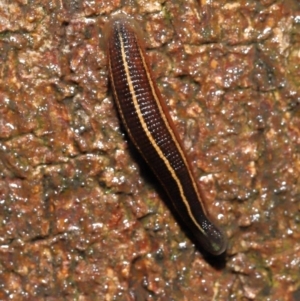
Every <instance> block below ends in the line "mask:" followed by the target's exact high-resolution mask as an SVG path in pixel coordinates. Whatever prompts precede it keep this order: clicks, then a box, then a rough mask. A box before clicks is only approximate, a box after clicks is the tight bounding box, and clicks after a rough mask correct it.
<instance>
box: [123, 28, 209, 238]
mask: <svg viewBox="0 0 300 301" xmlns="http://www.w3.org/2000/svg"><path fill="white" fill-rule="evenodd" d="M119 41H120V45H121V55H122V61H123V65H124V70H125V74H126V78H127V83H128V87H129V90H130V93H131V96H132V101H133V104H134V107H135V111H136V113H137V116H138V118H139V121H140V123H141V125H142V128H143V130H144V132H145V133H146V136H147V138H148V139H149V140H150V143H151V144H152V145H153V147H154V149H155V150H156V152H157V154H158V155H159V157H160V158H161V159H162V160H163V162H164V163H165V165H166V167H167V169H168V170H169V172H170V173H171V175H172V178H173V179H174V180H175V182H176V184H177V186H178V189H179V193H180V197H181V199H182V200H183V202H184V204H185V207H186V209H187V211H188V214H189V216H190V218H191V220H192V221H193V223H194V224H195V225H196V226H197V228H198V229H199V230H200V231H201V232H202V233H203V234H204V235H206V232H205V231H204V230H203V228H202V227H201V226H200V225H199V224H198V222H197V221H196V219H195V217H194V215H193V213H192V211H191V208H190V206H189V203H188V200H187V199H186V197H185V195H184V191H183V187H182V185H181V182H180V180H179V179H178V177H177V175H176V172H175V171H174V169H173V168H172V166H171V164H170V162H169V161H168V159H167V158H166V157H165V156H164V154H163V152H162V150H161V149H160V147H159V146H158V145H157V143H156V141H155V139H154V138H153V136H152V134H151V132H150V131H149V129H148V127H147V123H146V122H145V120H144V118H143V114H142V112H141V110H140V107H139V104H138V101H137V96H136V94H135V90H134V87H133V84H132V80H131V77H130V73H129V67H128V63H127V60H126V53H125V50H124V42H123V38H122V35H121V33H120V32H119ZM138 47H139V46H138ZM139 51H140V55H141V58H142V61H143V65H144V68H145V71H146V74H147V77H148V82H149V84H150V88H151V90H152V95H153V97H154V99H155V101H156V103H157V105H158V107H159V110H160V115H161V117H162V119H163V121H164V123H165V125H166V127H167V129H168V131H169V133H170V134H171V136H172V139H173V141H174V143H175V145H176V147H177V149H178V151H179V153H180V155H181V157H182V158H183V160H184V163H185V165H186V168H187V169H188V171H189V174H190V178H191V180H192V182H193V185H194V189H195V183H194V180H193V177H192V175H191V172H190V170H189V168H188V164H187V162H186V159H185V156H184V154H183V151H182V149H181V147H180V145H179V144H178V142H177V140H176V137H175V135H174V134H173V132H172V130H171V128H170V126H169V124H168V122H167V120H166V117H165V116H164V113H163V110H162V108H161V106H160V103H159V99H158V97H157V95H156V93H155V89H154V84H153V83H152V79H151V76H150V74H149V70H148V68H147V64H146V62H145V59H144V55H143V53H142V51H141V49H140V47H139ZM195 191H196V193H197V195H198V191H197V189H195ZM200 200H201V199H200V197H199V201H200ZM203 210H204V208H203Z"/></svg>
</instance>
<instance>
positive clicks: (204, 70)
mask: <svg viewBox="0 0 300 301" xmlns="http://www.w3.org/2000/svg"><path fill="white" fill-rule="evenodd" d="M117 11H123V12H126V13H128V14H130V15H132V16H134V18H135V19H136V20H137V22H138V23H139V24H140V29H141V31H142V32H144V36H145V45H146V47H147V49H148V51H147V54H148V55H149V57H150V62H151V65H152V66H153V70H154V75H155V78H156V79H157V81H158V84H159V87H160V90H161V92H162V94H163V96H164V97H165V99H166V101H167V103H168V105H169V107H170V111H171V114H172V117H173V119H174V121H175V123H176V126H177V128H178V131H179V133H180V135H181V137H182V139H183V141H184V145H185V147H186V149H187V150H188V154H189V157H190V159H191V160H192V162H193V167H194V171H195V173H196V175H197V177H198V180H199V183H200V184H201V187H202V189H203V191H204V192H205V196H206V203H207V207H208V209H209V212H210V214H211V215H212V216H214V217H215V219H216V220H217V222H218V224H219V225H220V226H221V227H222V228H223V229H224V232H225V233H226V235H227V237H228V242H229V245H228V250H227V253H226V254H225V255H224V256H223V257H221V258H213V257H209V256H207V255H206V254H204V253H203V252H202V250H201V248H195V246H194V245H193V244H192V242H191V241H190V240H189V238H188V236H187V235H186V233H185V232H184V229H183V228H182V227H180V226H179V225H178V224H177V223H176V221H175V220H174V218H173V215H172V214H171V213H170V211H169V210H168V209H167V207H166V206H165V204H164V202H163V199H164V198H165V195H164V193H163V192H162V191H161V189H160V187H159V185H158V184H157V182H156V181H155V179H154V177H153V176H152V175H151V174H149V171H148V169H147V166H146V165H145V164H144V163H143V162H142V161H141V158H140V157H139V156H138V155H137V154H136V152H135V151H134V149H133V148H132V145H131V144H130V143H129V142H128V141H127V136H126V135H124V131H123V128H122V127H121V125H120V123H119V119H118V115H117V113H116V111H115V107H114V102H113V99H112V96H111V91H110V88H109V83H108V77H107V66H106V55H105V41H104V39H103V35H104V27H105V24H107V21H108V20H109V16H110V14H111V13H112V12H117ZM0 50H1V51H0V60H1V64H0V300H48V301H50V300H138V301H143V300H160V301H164V300H165V301H169V300H174V301H179V300H199V301H201V300H203V301H207V300H217V301H218V300H270V301H272V300H280V301H285V300H286V301H293V300H295V301H296V300H299V299H300V277H299V275H300V270H299V266H300V243H299V241H300V202H299V198H300V178H299V176H300V105H299V102H300V64H299V61H300V5H299V2H298V1H296V0H294V1H293V0H289V1H272V0H264V1H263V0H261V1H236V2H233V1H205V0H204V1H201V3H200V1H199V2H197V1H190V0H177V1H175V0H173V1H171V0H165V1H164V0H157V1H156V0H152V1H149V0H147V1H144V0H139V1H131V0H125V1H119V0H116V1H108V0H107V1H102V0H96V1H80V0H78V1H77V0H75V1H55V0H53V1H44V0H41V1H26V0H19V1H4V0H2V1H0Z"/></svg>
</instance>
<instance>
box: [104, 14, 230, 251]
mask: <svg viewBox="0 0 300 301" xmlns="http://www.w3.org/2000/svg"><path fill="white" fill-rule="evenodd" d="M108 30H109V33H108V56H109V72H110V79H111V85H112V89H113V93H114V98H115V101H116V103H117V106H118V109H119V112H120V115H121V118H122V121H123V123H124V125H125V128H126V130H127V131H128V134H129V136H130V138H131V139H132V141H133V143H134V144H135V146H136V147H137V149H138V150H139V152H140V153H141V154H142V156H143V157H144V159H145V160H146V162H147V163H148V164H149V167H150V168H151V169H152V170H153V172H154V173H155V175H156V176H157V178H158V179H159V181H160V182H161V184H162V186H163V187H164V189H165V190H166V192H167V194H168V195H169V197H170V199H171V201H172V203H173V205H174V207H175V208H176V210H177V212H178V214H179V216H180V217H181V218H182V220H183V221H184V223H185V225H186V226H187V227H188V228H189V230H190V231H191V232H192V234H193V235H194V237H195V238H196V240H197V241H199V242H200V243H201V245H203V247H204V248H205V249H206V250H207V251H208V252H210V253H212V254H221V253H222V252H224V250H225V249H226V239H225V238H224V236H223V235H222V233H221V232H220V231H219V229H218V228H217V227H216V226H215V225H214V224H213V223H212V222H211V221H210V220H209V219H208V218H207V212H206V210H205V207H204V206H203V203H202V198H201V194H200V190H199V188H198V185H197V184H196V181H195V178H194V175H193V172H192V170H191V167H190V163H189V161H188V159H187V157H186V155H185V152H184V150H183V147H182V144H181V142H180V139H179V136H178V134H177V132H176V129H175V127H174V124H173V122H172V120H171V118H170V115H169V113H168V110H167V107H166V105H165V103H164V102H163V100H162V98H161V95H160V92H159V90H158V88H157V86H156V84H155V83H154V81H153V80H152V76H151V72H150V70H149V67H148V64H147V62H146V59H145V53H144V50H143V48H142V46H141V43H140V40H139V38H138V37H137V35H136V32H135V30H134V28H133V25H132V23H131V22H130V20H128V19H127V18H125V17H124V16H121V17H117V18H115V19H114V20H113V21H112V22H111V23H110V28H109V29H108Z"/></svg>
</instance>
